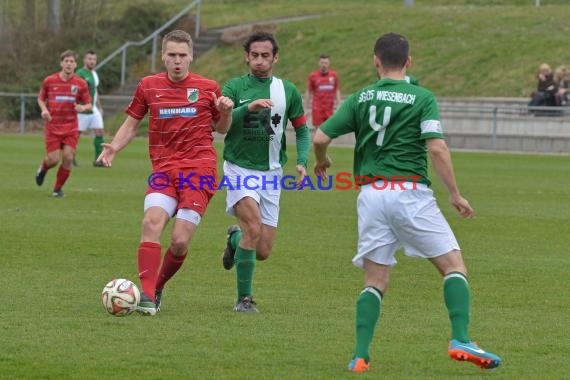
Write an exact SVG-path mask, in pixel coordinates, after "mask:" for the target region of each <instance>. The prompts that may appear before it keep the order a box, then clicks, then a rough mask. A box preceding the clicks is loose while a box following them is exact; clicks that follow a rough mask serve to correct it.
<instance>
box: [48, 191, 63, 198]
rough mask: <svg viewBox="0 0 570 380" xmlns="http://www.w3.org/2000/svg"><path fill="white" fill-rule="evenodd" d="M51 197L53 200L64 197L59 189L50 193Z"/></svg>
mask: <svg viewBox="0 0 570 380" xmlns="http://www.w3.org/2000/svg"><path fill="white" fill-rule="evenodd" d="M51 195H52V197H55V198H63V197H65V194H64V193H63V191H61V189H54V191H53V193H51Z"/></svg>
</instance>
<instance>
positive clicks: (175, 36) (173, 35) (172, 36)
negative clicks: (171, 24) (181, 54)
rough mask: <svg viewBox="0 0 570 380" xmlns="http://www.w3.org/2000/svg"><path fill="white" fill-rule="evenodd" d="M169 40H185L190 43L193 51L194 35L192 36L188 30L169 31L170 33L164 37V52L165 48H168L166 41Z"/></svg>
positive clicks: (189, 45)
mask: <svg viewBox="0 0 570 380" xmlns="http://www.w3.org/2000/svg"><path fill="white" fill-rule="evenodd" d="M169 41H174V42H184V43H186V44H188V47H189V48H190V51H192V37H191V36H190V34H188V33H187V32H185V31H183V30H180V29H178V30H173V31H172V32H169V33H168V34H166V35H165V36H164V37H163V38H162V52H163V53H164V50H165V49H166V43H167V42H169Z"/></svg>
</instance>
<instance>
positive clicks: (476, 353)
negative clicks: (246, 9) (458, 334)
mask: <svg viewBox="0 0 570 380" xmlns="http://www.w3.org/2000/svg"><path fill="white" fill-rule="evenodd" d="M447 352H448V353H449V356H450V357H451V358H452V359H453V360H459V361H468V362H471V363H473V364H475V365H476V366H478V367H481V368H483V369H492V368H497V367H498V366H499V364H501V358H500V357H498V356H497V355H495V354H492V353H490V352H486V351H484V350H482V349H481V348H479V347H478V346H477V343H475V342H469V343H463V342H460V341H458V340H455V339H452V340H451V341H450V342H449V349H448V350H447Z"/></svg>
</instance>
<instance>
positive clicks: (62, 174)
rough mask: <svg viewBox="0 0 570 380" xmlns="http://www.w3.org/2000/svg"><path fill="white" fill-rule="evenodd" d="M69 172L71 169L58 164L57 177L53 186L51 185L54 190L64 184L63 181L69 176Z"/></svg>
mask: <svg viewBox="0 0 570 380" xmlns="http://www.w3.org/2000/svg"><path fill="white" fill-rule="evenodd" d="M70 173H71V170H69V169H66V168H64V167H63V166H60V167H59V169H58V170H57V179H56V180H55V186H54V187H53V189H54V190H59V189H61V188H62V187H63V185H65V181H67V178H69V174H70Z"/></svg>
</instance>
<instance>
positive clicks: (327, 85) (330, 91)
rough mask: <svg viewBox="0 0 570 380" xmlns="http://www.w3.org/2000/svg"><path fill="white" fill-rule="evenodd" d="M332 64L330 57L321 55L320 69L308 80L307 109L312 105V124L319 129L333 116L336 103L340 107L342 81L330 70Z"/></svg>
mask: <svg viewBox="0 0 570 380" xmlns="http://www.w3.org/2000/svg"><path fill="white" fill-rule="evenodd" d="M330 63H331V62H330V57H329V56H328V55H327V54H321V56H320V58H319V69H318V70H315V71H313V72H312V73H311V74H310V75H309V79H308V80H307V92H306V93H305V102H306V104H305V109H309V104H311V110H312V124H313V126H314V127H317V128H318V127H319V126H320V125H321V124H322V123H323V122H324V121H325V120H327V119H328V118H329V117H331V116H332V114H333V113H334V106H335V103H336V105H337V106H339V105H340V81H339V77H338V74H337V73H336V71H334V70H330V69H329V66H330ZM311 95H312V102H310V100H311Z"/></svg>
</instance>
